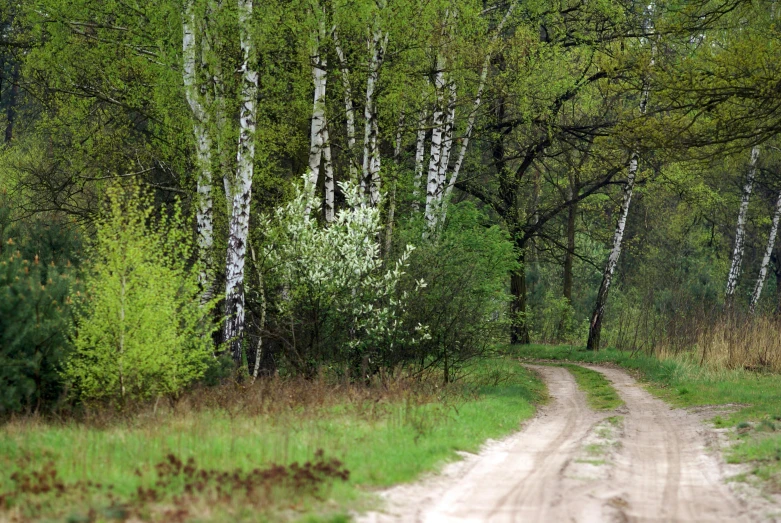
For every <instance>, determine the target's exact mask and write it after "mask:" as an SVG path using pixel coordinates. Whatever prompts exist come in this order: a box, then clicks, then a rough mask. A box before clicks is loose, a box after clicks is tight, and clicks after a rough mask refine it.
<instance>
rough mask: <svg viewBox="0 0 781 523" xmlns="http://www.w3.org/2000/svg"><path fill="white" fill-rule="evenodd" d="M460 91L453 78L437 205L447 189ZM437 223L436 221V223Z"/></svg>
mask: <svg viewBox="0 0 781 523" xmlns="http://www.w3.org/2000/svg"><path fill="white" fill-rule="evenodd" d="M457 102H458V92H457V91H456V84H455V82H453V81H452V80H451V81H450V82H448V99H447V113H445V127H444V129H443V131H442V154H441V157H440V159H439V174H438V176H437V194H436V197H437V205H438V206H441V205H442V196H443V194H444V189H445V180H446V177H447V168H448V166H449V165H450V151H451V150H452V149H453V131H454V129H455V124H456V103H457ZM434 225H436V222H435V223H434Z"/></svg>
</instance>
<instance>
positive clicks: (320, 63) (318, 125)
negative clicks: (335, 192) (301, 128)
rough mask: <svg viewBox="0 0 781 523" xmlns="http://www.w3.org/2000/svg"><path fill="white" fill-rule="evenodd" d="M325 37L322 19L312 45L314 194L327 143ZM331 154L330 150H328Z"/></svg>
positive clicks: (311, 164) (311, 186)
mask: <svg viewBox="0 0 781 523" xmlns="http://www.w3.org/2000/svg"><path fill="white" fill-rule="evenodd" d="M324 37H325V22H324V21H323V20H322V19H321V20H320V22H319V24H318V32H317V34H316V35H315V39H314V43H313V46H312V54H311V60H312V81H313V83H314V88H315V89H314V101H313V103H312V124H311V128H310V139H309V144H310V145H309V190H310V191H311V192H312V195H314V191H315V188H316V187H317V181H318V179H319V178H320V162H321V159H322V156H323V147H324V145H325V132H326V121H325V94H326V83H327V81H328V74H327V72H326V67H327V66H328V63H327V60H326V58H325V57H324V56H323V55H321V54H320V42H322V40H323V38H324ZM328 154H329V156H330V150H329V152H328ZM311 212H312V209H311V207H310V206H309V205H307V207H306V209H305V210H304V214H305V215H306V216H309V214H310V213H311Z"/></svg>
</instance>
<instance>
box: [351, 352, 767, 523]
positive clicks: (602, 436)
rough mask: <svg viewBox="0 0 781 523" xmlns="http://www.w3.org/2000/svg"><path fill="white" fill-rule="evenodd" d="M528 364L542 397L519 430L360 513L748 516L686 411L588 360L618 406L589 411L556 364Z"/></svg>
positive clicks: (410, 516)
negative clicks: (543, 386) (545, 397)
mask: <svg viewBox="0 0 781 523" xmlns="http://www.w3.org/2000/svg"><path fill="white" fill-rule="evenodd" d="M533 368H534V369H535V370H536V371H537V372H539V373H540V374H541V375H542V376H543V378H544V379H545V381H546V383H547V385H548V390H549V393H550V395H551V401H550V402H549V404H548V405H546V406H545V407H543V408H542V409H541V410H540V413H539V414H538V415H537V417H535V418H534V419H533V420H531V421H530V422H529V423H528V424H526V425H525V427H524V428H523V430H521V431H520V432H518V433H516V434H514V435H512V436H510V437H509V438H507V439H504V440H502V441H499V442H489V443H488V444H487V445H486V447H485V448H484V449H483V451H481V452H480V454H478V455H471V454H470V455H466V457H465V459H464V460H463V461H461V462H458V463H455V464H451V465H448V466H447V467H446V468H445V469H444V470H443V471H442V472H441V473H440V474H438V475H436V476H432V477H430V478H428V479H426V480H424V481H422V482H420V483H417V484H412V485H402V486H399V487H395V488H393V489H391V490H389V491H387V492H385V493H384V497H385V499H386V507H385V510H384V512H382V513H370V514H367V515H365V516H363V517H362V518H361V521H364V522H366V523H375V522H376V523H381V522H398V521H405V522H407V521H409V522H440V521H441V522H449V521H452V522H484V521H485V522H497V523H503V522H536V521H540V522H567V521H575V522H592V521H593V522H599V521H608V522H625V521H627V522H628V521H644V522H645V521H648V522H651V521H654V522H656V521H659V522H661V521H682V522H694V521H697V522H700V521H702V522H706V521H724V522H727V521H729V522H740V521H753V520H754V519H752V518H750V517H749V516H748V514H749V511H748V508H747V507H746V506H745V503H744V502H739V501H738V500H737V499H736V498H735V497H734V495H733V494H732V492H731V491H730V489H729V488H728V487H727V486H726V484H725V480H724V477H723V474H722V472H721V468H720V466H719V464H720V461H719V457H718V456H717V455H716V453H714V452H712V451H708V449H707V442H708V441H713V437H712V434H711V433H710V432H709V431H710V430H711V429H709V428H708V427H707V426H705V425H704V424H702V423H701V421H700V420H699V419H698V418H697V417H696V416H694V415H692V414H690V413H688V412H686V411H685V410H680V409H671V408H670V407H669V406H668V405H667V404H665V403H664V402H662V401H661V400H658V399H656V398H654V397H652V396H651V395H650V394H649V393H648V392H647V391H645V390H644V389H643V388H642V387H640V386H638V384H637V383H636V382H635V381H634V379H632V378H631V377H630V376H629V375H628V374H626V373H625V372H623V371H620V370H617V369H612V368H603V367H592V368H593V369H594V370H597V371H599V372H602V373H603V374H604V375H605V376H606V377H607V378H608V379H609V380H610V381H611V382H612V383H613V385H614V386H615V388H616V390H617V391H618V393H619V394H620V395H621V397H622V399H623V400H624V401H625V402H626V406H625V407H621V408H620V409H619V411H618V412H617V413H616V412H613V413H607V414H605V413H596V412H594V411H592V410H591V409H589V407H588V406H587V405H586V401H585V396H584V394H583V393H582V392H581V391H580V390H579V389H578V387H577V385H576V383H575V380H574V379H573V377H572V375H571V374H570V373H569V372H568V371H567V370H566V369H564V368H561V367H547V366H534V367H533ZM616 415H618V416H620V418H616V417H615V416H616ZM608 416H612V417H611V418H610V419H608ZM753 513H756V512H755V511H754V512H753Z"/></svg>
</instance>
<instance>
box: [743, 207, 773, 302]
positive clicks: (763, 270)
mask: <svg viewBox="0 0 781 523" xmlns="http://www.w3.org/2000/svg"><path fill="white" fill-rule="evenodd" d="M779 219H781V193H779V194H778V200H777V201H776V210H775V212H774V213H773V224H772V225H771V227H770V235H769V236H768V238H767V246H766V247H765V255H764V256H763V257H762V265H761V266H760V268H759V277H757V283H756V285H755V286H754V292H753V293H752V294H751V304H750V305H749V313H750V314H754V313H755V312H756V310H757V303H759V297H760V296H762V287H763V286H764V285H765V278H766V277H767V268H768V265H770V257H771V256H772V255H773V248H774V247H775V243H776V235H778V222H779Z"/></svg>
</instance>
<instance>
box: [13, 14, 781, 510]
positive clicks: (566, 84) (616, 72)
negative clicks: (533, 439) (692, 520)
mask: <svg viewBox="0 0 781 523" xmlns="http://www.w3.org/2000/svg"><path fill="white" fill-rule="evenodd" d="M778 9H781V7H779V6H777V5H776V2H775V0H653V1H651V2H645V3H644V2H637V1H635V0H555V1H554V0H527V1H523V2H521V1H519V0H235V1H233V0H17V1H13V2H11V1H9V2H0V131H2V132H3V135H2V136H0V464H3V467H4V468H5V469H6V470H8V471H9V472H8V474H7V475H5V474H0V519H2V518H3V517H6V516H7V517H9V518H11V519H10V520H12V521H17V520H18V521H28V520H38V519H39V518H44V517H65V516H67V515H68V514H71V515H74V514H76V515H75V516H73V517H77V516H78V517H82V516H84V517H85V518H86V519H83V520H84V521H96V520H100V521H102V520H110V519H112V518H113V519H123V518H125V519H126V518H140V519H142V520H147V519H149V520H160V521H173V520H188V519H189V518H190V517H196V515H197V517H206V518H207V519H208V518H213V519H214V520H239V519H242V518H249V519H248V520H252V519H251V518H252V517H254V516H248V515H247V514H257V513H258V511H260V512H261V513H263V514H264V516H263V517H264V518H270V520H277V519H280V520H288V519H291V518H295V517H298V516H301V515H311V514H316V513H323V514H325V513H327V514H330V515H333V518H334V519H333V521H342V519H339V518H342V517H349V516H344V514H346V512H345V510H346V509H345V507H351V508H350V510H358V511H360V510H363V509H361V508H358V509H356V508H355V507H363V508H367V507H369V505H370V502H369V501H366V500H365V499H364V496H363V494H361V492H362V491H361V489H362V488H364V487H366V486H367V485H368V486H373V487H384V486H389V485H392V484H395V483H399V482H403V481H410V480H412V479H415V478H416V477H417V476H418V475H419V474H420V473H421V472H424V471H427V470H431V469H432V468H434V467H435V466H436V465H437V463H440V462H441V461H442V460H448V459H452V455H453V452H455V451H458V450H464V449H472V450H470V452H471V451H474V450H475V449H477V448H479V445H480V444H481V443H482V442H483V441H484V440H485V439H486V438H489V437H498V436H500V435H503V434H509V433H510V432H512V431H513V430H515V429H516V428H517V426H518V423H519V422H520V420H522V419H526V418H529V417H531V416H532V415H533V413H534V409H535V405H536V404H538V403H540V402H542V401H544V397H545V392H543V391H544V388H545V386H544V385H543V383H542V382H543V381H545V380H541V378H540V376H541V374H539V372H537V371H533V370H530V368H527V367H524V366H522V365H518V363H517V360H518V358H521V359H523V358H533V359H540V358H545V359H553V360H556V359H559V358H560V357H561V354H562V352H561V351H559V352H556V351H553V349H552V347H560V348H561V350H563V351H567V352H566V355H567V358H574V359H580V360H585V361H591V362H602V361H613V362H614V363H618V364H620V365H624V366H628V367H629V368H632V369H635V371H636V372H639V373H640V375H641V376H642V377H644V379H646V380H649V381H650V382H655V383H657V384H659V383H661V385H660V387H661V386H663V388H665V390H666V391H667V392H660V394H662V397H664V398H666V399H668V400H669V399H670V398H669V397H666V396H664V394H667V393H669V394H673V393H675V391H678V393H675V394H674V395H676V398H678V399H675V400H670V401H673V403H674V404H675V401H678V402H679V403H678V404H680V405H684V404H686V405H688V404H689V403H687V402H692V403H691V404H700V403H702V404H706V403H707V404H715V403H740V404H743V403H745V404H752V405H754V406H755V408H754V410H752V411H751V412H748V411H747V413H744V414H745V416H744V417H745V419H744V418H743V417H740V416H742V414H741V415H736V416H737V417H734V416H733V417H731V418H730V417H725V418H724V420H723V423H724V426H728V427H732V428H733V429H734V430H736V431H738V432H739V431H740V430H742V429H744V428H745V427H740V426H739V425H740V424H741V423H743V424H746V423H747V424H748V425H746V426H750V427H753V425H751V424H753V423H755V422H756V423H759V421H757V420H759V419H760V418H762V417H763V416H764V418H762V419H765V418H766V419H767V420H768V421H767V422H768V423H769V424H770V425H772V426H773V429H772V430H770V432H773V431H775V430H776V429H775V424H774V423H777V422H774V421H772V420H773V419H775V420H778V419H781V417H780V416H776V414H779V413H781V411H779V412H778V413H777V412H776V411H775V410H774V409H775V407H771V405H772V404H773V401H775V400H774V399H773V398H775V399H781V384H779V383H777V382H778V373H779V372H781V336H779V329H781V323H779V319H781V242H778V243H777V242H776V237H777V235H778V228H779V222H780V221H781V170H780V169H781V149H779V147H781V145H776V144H777V143H779V144H781V141H779V139H778V136H777V135H778V134H779V133H781V65H779V64H781V24H780V23H779V20H777V17H778V16H781V13H777V10H778ZM551 351H552V352H551ZM565 359H566V358H565ZM573 372H574V373H575V378H577V379H578V383H579V384H580V385H582V386H583V387H588V386H596V385H593V383H592V384H591V385H588V384H586V385H583V384H582V383H581V381H580V380H581V379H585V380H587V381H588V379H590V378H589V377H588V376H587V377H585V378H584V377H582V376H580V374H578V372H580V371H577V369H575V370H574V371H573ZM583 372H586V371H583ZM543 374H544V373H543ZM543 377H544V376H543ZM755 378H756V380H767V383H768V384H769V385H767V386H766V387H765V391H766V392H767V394H770V395H771V396H768V397H764V396H763V397H762V398H760V399H757V398H754V397H753V396H752V398H754V399H747V400H745V401H742V400H740V401H739V400H737V399H735V397H732V396H728V395H723V396H718V398H717V397H716V396H714V394H716V395H718V394H722V392H718V394H717V392H716V389H718V390H721V389H719V387H718V386H717V385H714V383H721V384H722V385H723V384H724V383H727V382H729V380H733V381H734V383H738V382H739V383H740V384H741V385H740V386H741V387H742V386H744V385H745V384H746V383H749V382H750V380H751V379H755ZM594 379H597V378H594ZM600 379H601V378H600ZM687 380H689V381H687ZM692 380H693V381H692ZM698 380H699V381H698ZM725 380H726V381H725ZM584 383H585V382H584ZM595 383H596V382H595ZM599 383H601V382H599ZM757 383H759V382H757ZM762 383H765V382H764V381H762ZM600 386H601V385H600ZM745 386H746V387H749V385H745ZM698 387H699V388H698ZM756 387H759V388H762V386H760V385H756ZM723 388H724V389H725V390H726V389H728V388H729V387H728V386H726V385H725V386H724V387H723ZM681 390H685V391H686V392H680V391H681ZM737 390H738V389H736V388H734V387H733V392H734V393H735V394H738V392H735V391H737ZM740 390H743V389H740ZM747 390H748V389H747ZM752 390H753V389H752ZM670 391H672V392H670ZM724 394H727V393H726V392H724ZM741 394H742V393H741ZM746 394H749V392H746ZM751 394H753V393H751ZM751 394H749V395H751ZM509 396H512V398H513V399H508V397H509ZM756 405H763V406H762V407H756ZM610 408H615V407H610ZM375 409H376V410H375ZM762 409H765V410H762ZM749 410H750V409H749ZM773 416H776V417H775V418H774V417H773ZM161 420H162V421H161ZM746 420H748V421H746ZM326 425H328V427H330V428H326ZM335 426H342V428H341V429H337V428H333V427H335ZM295 427H298V428H295ZM378 427H382V429H381V430H380V428H378ZM294 428H295V429H294ZM766 428H767V427H766ZM340 430H341V431H342V432H344V433H349V434H350V436H349V438H353V437H354V438H357V439H355V440H351V439H349V438H348V437H347V436H344V435H341V434H342V432H340ZM182 431H184V433H185V434H186V437H185V439H186V441H185V443H182V435H181V432H182ZM383 431H387V434H386V433H385V432H383ZM744 432H745V431H744ZM176 433H180V434H179V440H178V443H173V441H174V440H173V439H171V438H174V434H176ZM380 434H381V435H380ZM757 437H759V436H757ZM258 438H260V439H263V440H264V441H265V443H264V445H265V447H264V446H263V445H261V446H260V447H258V448H255V447H254V445H255V444H254V443H253V441H254V440H255V439H258ZM296 438H299V439H296ZM329 438H330V439H329ZM345 438H347V439H345ZM372 438H375V439H372ZM377 438H380V439H377ZM405 438H406V439H405ZM409 438H412V439H409ZM762 438H764V439H762ZM762 438H760V439H761V442H760V440H759V439H758V440H757V442H755V443H756V444H757V445H765V446H768V445H770V446H769V447H767V448H766V449H765V450H763V451H762V452H766V453H767V456H766V458H767V459H771V457H772V456H776V458H775V459H776V461H777V456H778V455H779V454H778V453H779V452H781V436H773V438H775V439H773V438H771V439H768V437H765V436H762ZM204 440H209V441H211V443H207V442H204ZM120 441H121V443H120ZM148 441H154V442H155V443H154V444H149V447H148V448H146V447H145V445H146V444H145V442H148ZM351 441H352V442H353V443H350V442H351ZM356 441H361V442H362V443H361V444H358V445H357V447H361V448H360V450H359V449H358V448H356V443H355V442H356ZM409 441H414V442H415V444H414V445H413V446H414V447H415V449H417V450H414V449H413V450H408V451H409V452H413V454H410V455H406V454H405V455H404V456H401V455H396V454H393V453H392V451H394V449H397V448H402V447H405V446H409ZM768 441H771V443H768ZM405 442H406V443H405ZM419 442H420V443H419ZM204 445H205V446H204ZM119 447H124V448H119ZM226 448H230V449H231V450H230V451H228V450H225V449H226ZM752 448H753V447H752ZM762 448H765V447H762ZM383 452H384V453H386V454H388V455H387V456H386V455H385V454H383ZM414 452H418V454H414ZM351 453H358V454H356V455H353V454H351ZM773 453H775V454H773ZM749 454H751V453H749ZM106 456H114V457H113V458H110V459H109V458H106ZM139 456H142V457H139ZM247 456H251V457H252V459H249V460H246V459H245V458H246V457H247ZM377 456H384V457H381V458H380V457H377ZM763 456H764V454H763ZM375 457H377V458H376V459H377V461H376V463H382V464H380V465H377V464H374V463H375V462H373V461H372V459H373V458H375ZM188 458H189V459H190V460H191V461H187V459H188ZM735 459H738V458H735ZM762 459H765V458H757V456H756V455H753V454H751V455H746V456H744V457H743V458H740V459H739V461H741V460H742V461H749V462H757V460H759V461H762ZM85 460H86V461H85ZM253 460H254V461H253ZM383 460H386V461H383ZM394 460H396V461H394ZM196 461H197V463H198V464H197V465H196V464H195V462H196ZM304 462H305V464H304V465H299V463H304ZM80 463H90V465H89V467H94V469H93V470H92V471H90V472H88V471H86V470H82V465H80ZM137 463H144V465H143V466H140V465H139V466H138V468H136V465H135V464H137ZM155 463H157V465H155ZM252 463H254V464H252ZM390 463H393V465H391V464H390ZM98 464H100V465H98ZM256 465H257V466H268V467H269V468H263V469H257V468H255V466H256ZM84 466H85V467H86V466H87V465H84ZM188 467H189V468H188ZM247 467H248V468H247ZM362 467H363V468H362ZM773 467H775V468H773ZM773 467H771V469H772V470H771V469H767V470H765V469H762V470H763V471H764V472H761V473H759V475H760V476H762V479H763V480H766V481H770V483H771V484H773V485H781V469H779V467H778V465H773ZM234 468H235V469H236V471H237V472H235V473H232V474H233V476H232V477H231V478H232V479H229V478H228V475H229V471H230V470H233V469H234ZM760 468H761V467H760ZM134 469H135V471H136V473H137V474H136V475H134V476H133V477H131V478H128V476H131V475H132V474H131V473H132V472H133V470H134ZM253 469H254V472H253ZM380 469H381V470H383V472H382V473H380V472H378V470H380ZM188 470H189V471H190V472H189V474H190V476H187V477H188V478H190V477H191V476H192V478H195V477H196V476H197V477H199V478H202V481H200V482H196V483H193V484H190V483H188V481H190V480H189V479H188V480H184V479H182V478H183V477H184V476H182V474H184V475H187V474H188V472H187V471H188ZM757 470H759V469H757ZM14 471H15V472H14ZM225 471H228V472H225ZM11 472H14V473H13V474H12V473H11ZM199 474H200V476H199ZM220 474H224V476H221V475H220ZM244 474H246V475H244ZM57 478H60V479H57ZM61 478H65V479H61ZM101 478H102V479H101ZM150 478H151V479H150ZM88 480H89V485H88V483H87V481H88ZM155 480H156V483H155ZM99 481H102V482H103V483H104V484H109V483H111V482H112V481H113V482H115V487H116V490H115V491H114V492H117V494H114V493H111V492H108V491H106V490H105V489H104V488H103V487H94V485H95V484H97V483H98V482H99ZM193 481H194V480H193ZM93 482H94V483H93ZM231 482H232V483H231ZM153 484H154V485H155V486H154V487H152V486H151V485H153ZM182 485H184V486H182ZM775 488H777V487H775ZM182 489H184V490H182ZM193 489H194V490H193ZM199 489H200V490H199ZM222 489H226V490H225V491H223V490H222ZM241 489H244V490H242V492H244V493H243V494H242V496H243V497H241V500H237V498H236V497H234V498H231V499H227V498H226V497H225V496H227V494H225V492H228V491H231V492H233V491H239V490H241ZM193 491H197V493H198V494H193ZM245 491H246V492H245ZM182 492H185V494H186V495H193V496H195V498H197V499H198V502H192V500H190V501H188V502H186V503H185V502H181V503H180V501H181V500H182V498H181V497H177V496H183V495H185V494H182ZM55 494H56V500H55ZM115 496H116V497H115ZM236 496H238V494H237V495H236ZM228 497H230V496H228ZM329 499H330V501H328V500H329ZM63 500H65V501H63ZM172 500H173V501H172ZM280 500H281V501H280ZM290 500H295V501H290ZM324 500H325V501H324ZM334 500H335V501H334ZM359 500H360V501H359ZM329 503H330V504H329ZM363 503H368V505H363ZM171 506H173V507H174V509H171V508H170V507H171ZM161 507H162V508H161ZM215 507H218V508H215ZM79 511H81V512H79ZM112 511H114V512H112ZM171 511H174V512H171ZM82 512H83V514H82ZM77 513H78V514H77ZM112 514H113V515H112ZM204 514H206V515H205V516H204ZM291 514H295V516H291ZM68 517H70V516H68ZM312 517H314V516H312ZM328 517H331V516H328ZM14 518H16V519H14ZM177 518H178V519H177ZM72 520H73V521H76V520H78V521H82V519H72ZM264 520H265V519H264ZM328 520H329V521H330V519H328ZM313 521H314V520H313ZM318 521H319V520H318Z"/></svg>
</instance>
